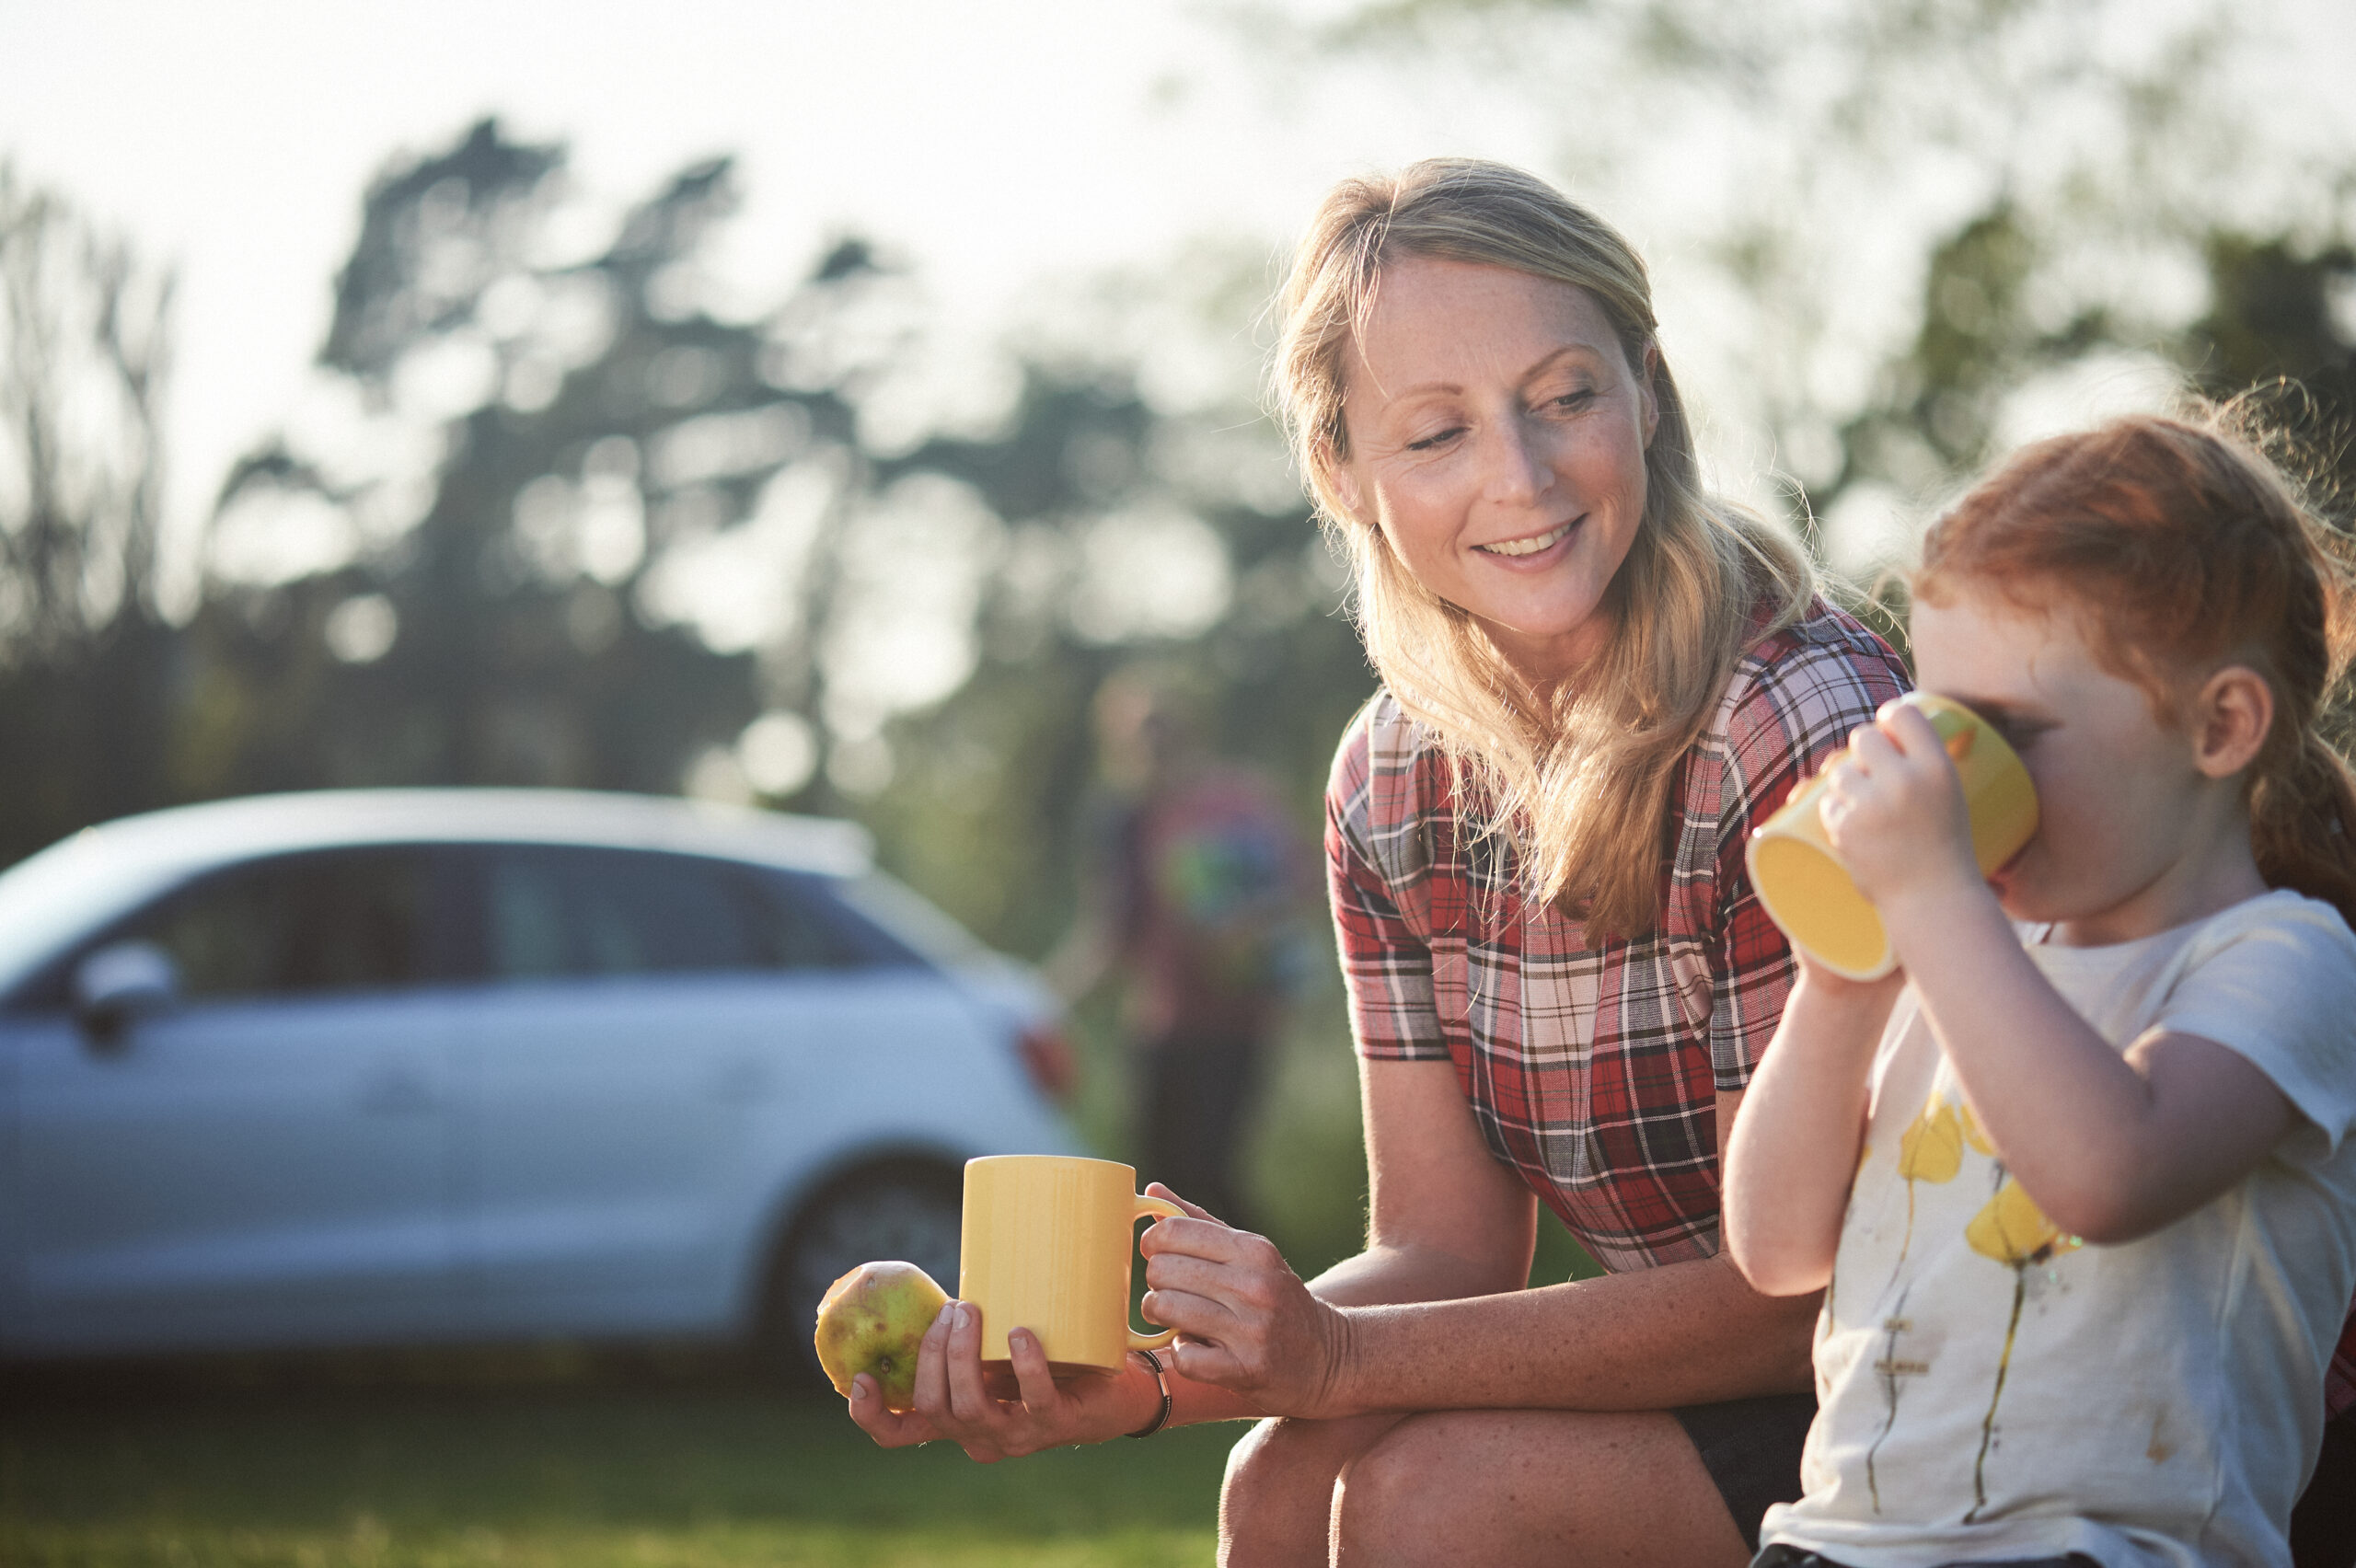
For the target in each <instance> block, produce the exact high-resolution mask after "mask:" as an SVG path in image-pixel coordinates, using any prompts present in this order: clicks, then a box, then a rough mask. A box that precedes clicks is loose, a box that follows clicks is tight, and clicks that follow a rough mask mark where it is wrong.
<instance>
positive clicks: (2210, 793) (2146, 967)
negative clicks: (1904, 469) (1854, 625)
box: [1726, 417, 2356, 1568]
mask: <svg viewBox="0 0 2356 1568" xmlns="http://www.w3.org/2000/svg"><path fill="white" fill-rule="evenodd" d="M1912 586H1913V594H1914V608H1913V613H1912V636H1913V642H1914V651H1915V658H1916V663H1917V674H1918V676H1919V678H1920V680H1921V683H1922V685H1923V689H1925V690H1926V691H1932V692H1937V693H1940V694H1942V695H1945V696H1948V697H1951V698H1956V699H1957V700H1958V701H1960V702H1962V703H1964V704H1966V705H1967V706H1969V707H1970V708H1972V709H1974V710H1976V711H1977V712H1979V713H1980V714H1981V716H1982V717H1984V718H1986V719H1988V720H1990V721H1992V722H1993V723H1994V724H1995V725H1996V726H1997V727H1998V729H1999V731H2000V732H2003V733H2004V735H2005V736H2006V737H2007V738H2008V739H2009V740H2010V741H2011V742H2012V743H2013V744H2014V746H2015V748H2016V749H2017V750H2018V751H2019V753H2020V755H2021V757H2022V760H2023V761H2024V762H2025V763H2026V764H2027V767H2028V770H2029V773H2030V776H2031V778H2033V779H2034V780H2035V782H2036V785H2037V789H2038V804H2039V808H2040V813H2041V815H2040V821H2039V824H2038V830H2037V833H2036V836H2034V837H2033V838H2032V839H2031V840H2030V841H2029V843H2028V845H2027V847H2025V848H2024V849H2023V850H2022V851H2021V853H2020V854H2019V855H2018V856H2017V857H2016V858H2015V859H2014V860H2013V861H2012V862H2011V863H2010V864H2009V865H2007V866H2005V867H2004V869H2003V870H2001V871H1999V873H1998V874H1997V875H1996V876H1995V877H1994V878H1993V879H1992V881H1991V880H1983V879H1982V877H1981V873H1980V871H1979V869H1978V868H1977V866H1976V864H1975V863H1974V861H1973V859H1972V853H1971V847H1970V843H1969V826H1968V824H1967V822H1966V818H1965V813H1964V810H1963V804H1962V800H1961V794H1960V790H1959V788H1958V780H1957V776H1956V772H1955V769H1954V767H1953V765H1952V764H1951V763H1950V761H1949V760H1948V758H1947V755H1946V752H1945V751H1944V750H1943V749H1942V747H1941V745H1940V743H1939V740H1938V737H1937V736H1936V735H1935V734H1934V732H1933V731H1932V730H1931V728H1930V726H1929V724H1928V722H1927V721H1925V720H1924V719H1923V716H1922V715H1921V714H1920V713H1919V712H1916V711H1915V710H1913V709H1903V708H1895V707H1893V708H1888V709H1884V710H1883V712H1882V715H1881V717H1880V718H1879V720H1878V721H1877V723H1875V724H1872V725H1868V726H1865V727H1863V728H1861V729H1859V730H1858V731H1857V732H1856V733H1855V734H1854V736H1853V737H1852V740H1851V744H1850V749H1849V752H1848V753H1847V755H1845V756H1844V757H1842V760H1841V761H1839V762H1838V763H1836V764H1835V765H1834V766H1833V768H1832V770H1831V780H1830V789H1829V798H1828V800H1827V801H1826V804H1825V806H1824V809H1823V815H1824V821H1825V827H1826V831H1827V833H1828V835H1829V836H1831V839H1832V841H1833V843H1834V845H1835V846H1836V847H1837V848H1838V849H1839V851H1840V853H1841V855H1842V859H1843V860H1844V861H1845V862H1846V863H1847V864H1848V866H1849V867H1850V869H1851V870H1852V872H1853V874H1854V876H1855V878H1856V880H1857V882H1858V883H1859V885H1860V886H1861V888H1863V890H1864V891H1865V893H1866V894H1867V895H1868V896H1869V897H1871V898H1872V899H1873V901H1874V903H1875V905H1877V908H1878V910H1879V912H1880V914H1881V916H1882V918H1883V921H1884V924H1885V926H1886V927H1887V928H1888V931H1889V934H1890V938H1891V940H1892V943H1893V945H1894V946H1895V948H1896V951H1897V952H1898V954H1899V957H1900V963H1901V969H1900V973H1899V974H1896V975H1894V976H1892V977H1891V979H1889V980H1888V981H1886V982H1878V983H1873V984H1857V983H1852V982H1846V981H1842V980H1841V979H1839V978H1837V977H1835V976H1832V975H1831V974H1828V973H1826V972H1824V971H1822V970H1820V969H1818V968H1816V967H1814V966H1813V965H1808V964H1806V963H1804V964H1803V970H1802V977H1801V981H1800V984H1799V986H1798V988H1797V989H1796V991H1795V992H1794V993H1793V996H1792V998H1791V1002H1790V1005H1789V1007H1788V1009H1787V1010H1786V1011H1785V1013H1784V1020H1783V1024H1782V1028H1781V1030H1780V1032H1778V1033H1777V1035H1776V1038H1775V1043H1774V1045H1773V1048H1772V1049H1770V1050H1769V1051H1768V1052H1767V1053H1766V1056H1765V1059H1764V1062H1763V1064H1762V1066H1761V1069H1760V1072H1759V1075H1758V1077H1757V1078H1756V1079H1755V1080H1754V1081H1753V1082H1752V1084H1751V1086H1750V1092H1749V1094H1748V1095H1747V1096H1746V1098H1745V1101H1744V1103H1743V1105H1742V1108H1741V1112H1740V1114H1739V1115H1738V1118H1737V1122H1736V1125H1735V1128H1734V1130H1733V1136H1732V1138H1731V1142H1730V1147H1729V1148H1728V1151H1727V1193H1726V1225H1727V1240H1728V1244H1729V1246H1730V1248H1731V1250H1732V1251H1733V1254H1734V1257H1735V1260H1736V1262H1737V1263H1738V1265H1739V1266H1740V1267H1741V1269H1742V1271H1743V1273H1744V1274H1746V1275H1747V1276H1749V1278H1750V1280H1751V1282H1752V1283H1753V1284H1754V1285H1755V1286H1758V1287H1759V1288H1760V1289H1761V1290H1764V1291H1767V1292H1770V1293H1773V1294H1784V1295H1788V1294H1795V1293H1798V1292H1803V1291H1810V1290H1816V1289H1819V1288H1823V1289H1825V1290H1826V1292H1827V1294H1826V1297H1825V1302H1824V1308H1823V1312H1822V1316H1821V1319H1820V1320H1819V1328H1818V1333H1817V1342H1816V1369H1817V1385H1818V1395H1819V1401H1820V1405H1821V1408H1820V1410H1819V1414H1818V1416H1817V1420H1816V1424H1815V1425H1814V1427H1813V1428H1812V1429H1811V1431H1810V1433H1809V1436H1808V1443H1807V1458H1806V1460H1805V1463H1804V1465H1803V1470H1802V1476H1803V1480H1804V1482H1805V1485H1806V1487H1807V1495H1806V1496H1805V1497H1804V1498H1803V1499H1802V1500H1801V1501H1799V1502H1798V1503H1796V1504H1795V1505H1786V1506H1779V1507H1777V1508H1775V1509H1773V1510H1771V1511H1770V1512H1769V1514H1768V1516H1767V1519H1766V1524H1765V1527H1764V1529H1763V1530H1762V1535H1761V1539H1762V1540H1763V1541H1764V1542H1765V1543H1766V1544H1765V1546H1764V1547H1763V1549H1762V1551H1761V1555H1760V1557H1759V1559H1758V1562H1760V1563H1761V1564H1771V1563H1772V1564H1815V1563H1819V1562H1823V1563H1835V1564H1842V1565H1846V1568H1933V1565H1939V1564H1951V1563H1966V1562H1973V1563H1993V1562H2004V1563H2027V1562H2035V1563H2046V1562H2053V1563H2061V1562H2098V1563H2102V1564H2105V1565H2108V1568H2117V1565H2122V1564H2129V1563H2135V1564H2147V1563H2148V1564H2161V1563H2166V1564H2194V1563H2237V1564H2238V1563H2251V1564H2285V1565H2287V1564H2288V1563H2289V1562H2290V1561H2291V1558H2290V1553H2289V1550H2288V1548H2287V1546H2286V1544H2285V1530H2286V1524H2287V1520H2288V1518H2289V1516H2290V1513H2291V1509H2292V1502H2293V1500H2294V1499H2295V1498H2296V1497H2297V1496H2298V1493H2299V1490H2300V1487H2301V1485H2302V1484H2303V1482H2304V1478H2305V1477H2306V1475H2307V1474H2308V1473H2309V1472H2310V1471H2311V1470H2313V1468H2314V1466H2315V1464H2316V1453H2317V1448H2318V1445H2319V1443H2320V1440H2321V1432H2322V1428H2323V1424H2324V1379H2325V1370H2326V1366H2327V1363H2328V1361H2329V1359H2330V1357H2331V1355H2332V1350H2333V1345H2334V1343H2335V1342H2336V1341H2337V1340H2338V1339H2339V1335H2340V1332H2341V1329H2342V1324H2343V1322H2344V1321H2345V1320H2346V1319H2347V1318H2348V1315H2349V1301H2350V1292H2351V1290H2356V1139H2351V1138H2350V1131H2351V1127H2356V937H2351V935H2350V920H2356V789H2352V788H2351V783H2350V772H2349V769H2348V767H2347V766H2346V764H2345V763H2344V762H2343V761H2342V760H2341V758H2340V757H2339V755H2337V754H2336V753H2335V752H2334V751H2333V750H2332V749H2331V747H2330V746H2329V745H2327V744H2326V743H2325V741H2324V740H2323V738H2322V737H2321V735H2320V734H2319V733H2318V729H2317V721H2318V715H2319V713H2320V712H2321V711H2322V709H2323V708H2324V705H2325V703H2326V701H2327V698H2328V697H2329V696H2330V694H2331V692H2332V690H2333V688H2334V686H2336V684H2337V682H2338V680H2339V676H2340V674H2342V672H2343V671H2344V669H2345V666H2346V663H2347V658H2348V652H2349V642H2350V635H2351V630H2352V629H2356V628H2351V626H2350V616H2351V611H2356V605H2351V603H2350V597H2349V593H2348V587H2347V574H2346V571H2345V570H2344V567H2343V564H2342V561H2341V559H2340V556H2339V547H2338V545H2337V544H2336V543H2335V541H2334V539H2333V537H2332V536H2330V535H2329V534H2327V531H2325V530H2324V529H2323V528H2322V527H2321V525H2318V524H2317V523H2316V522H2315V521H2314V519H2313V518H2311V517H2310V516H2309V515H2308V513H2306V512H2305V511H2304V509H2303V508H2302V506H2301V505H2300V504H2299V502H2298V501H2297V500H2296V499H2295V497H2294V496H2293V495H2292V492H2291V490H2290V489H2289V488H2288V487H2287V486H2286V485H2285V484H2284V483H2283V481H2282V480H2281V478H2280V477H2279V475H2278V473H2277V471H2276V470H2275V469H2274V468H2273V467H2272V466H2271V465H2270V464H2269V463H2268V462H2267V461H2266V460H2265V458H2264V457H2262V456H2261V455H2259V454H2258V451H2257V450H2256V449H2255V448H2254V447H2253V446H2251V445H2249V444H2246V443H2244V442H2242V441H2240V440H2239V439H2237V438H2235V437H2233V436H2231V435H2228V434H2225V433H2223V432H2221V431H2219V430H2217V429H2212V428H2209V427H2206V426H2202V425H2198V424H2193V423H2189V422H2183V421H2174V420H2166V419H2159V418H2142V417H2139V418H2133V419H2128V420H2122V421H2115V422H2113V423H2110V424H2108V425H2105V426H2103V427H2102V428H2100V429H2097V430H2095V431H2092V432H2085V433H2080V434H2073V435H2068V436H2062V437H2058V438H2055V439H2053V440H2050V441H2046V442H2041V443H2039V444H2036V445H2033V446H2030V447H2027V448H2026V449H2025V450H2023V451H2022V452H2020V453H2019V454H2017V455H2015V456H2014V457H2013V458H2012V459H2011V460H2010V461H2008V462H2007V463H2005V464H2004V466H2003V467H2000V468H1999V469H1998V470H1997V471H1996V472H1994V473H1993V474H1992V475H1991V476H1990V477H1989V478H1986V479H1985V480H1983V481H1982V482H1981V484H1980V485H1979V486H1977V487H1976V488H1975V489H1974V490H1972V491H1971V492H1970V493H1969V494H1968V495H1967V496H1966V497H1965V498H1964V499H1963V501H1961V502H1959V503H1958V505H1957V506H1956V507H1955V508H1954V509H1952V510H1951V511H1950V512H1949V513H1947V514H1946V515H1945V516H1944V517H1943V518H1941V519H1940V521H1939V522H1938V523H1937V524H1936V525H1934V527H1933V529H1932V530H1931V533H1930V535H1929V536H1928V537H1927V539H1926V541H1925V547H1924V559H1923V565H1922V567H1921V569H1920V570H1919V571H1918V572H1917V573H1916V574H1915V576H1914V578H1913V583H1912Z"/></svg>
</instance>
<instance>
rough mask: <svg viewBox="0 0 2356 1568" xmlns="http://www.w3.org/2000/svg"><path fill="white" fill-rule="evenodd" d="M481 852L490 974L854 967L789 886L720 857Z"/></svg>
mask: <svg viewBox="0 0 2356 1568" xmlns="http://www.w3.org/2000/svg"><path fill="white" fill-rule="evenodd" d="M487 859H488V863H487V867H486V871H485V876H484V879H483V882H482V924H483V934H482V935H483V948H484V961H485V962H484V968H485V970H486V972H487V974H488V975H489V977H491V978H492V979H497V980H530V979H544V978H549V977H553V976H559V975H614V974H685V973H696V972H704V973H709V972H714V971H764V970H780V969H814V968H836V967H841V966H844V965H846V964H849V963H856V962H859V958H858V955H857V954H856V953H855V952H854V951H852V949H851V947H850V946H849V944H848V943H847V942H845V941H844V940H842V938H841V937H840V936H839V935H838V934H837V932H836V931H835V929H834V928H833V927H832V925H831V923H830V922H828V921H827V920H826V918H825V917H824V916H823V914H821V913H820V912H818V911H816V910H814V909H813V908H811V907H810V906H809V905H808V903H807V902H806V901H805V900H803V899H801V898H797V897H796V896H795V895H794V891H793V890H792V889H791V887H789V886H785V885H781V884H780V881H778V880H775V879H769V878H765V877H762V876H759V875H757V874H756V873H755V872H754V871H753V870H751V869H750V868H747V867H744V866H739V865H736V864H733V863H732V862H729V861H725V860H715V859H701V858H699V857H696V856H690V855H672V854H663V853H657V852H653V851H641V850H621V849H613V850H609V849H594V848H564V847H518V848H511V849H500V850H496V851H493V852H491V854H490V855H489V856H488V858H487Z"/></svg>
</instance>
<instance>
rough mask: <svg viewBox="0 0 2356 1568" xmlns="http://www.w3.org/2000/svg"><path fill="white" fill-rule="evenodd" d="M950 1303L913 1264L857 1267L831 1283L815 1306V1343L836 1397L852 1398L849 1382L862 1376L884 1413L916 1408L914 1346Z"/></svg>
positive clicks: (926, 1275) (947, 1297)
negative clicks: (876, 1393)
mask: <svg viewBox="0 0 2356 1568" xmlns="http://www.w3.org/2000/svg"><path fill="white" fill-rule="evenodd" d="M948 1301H949V1294H948V1292H946V1291H944V1290H942V1289H941V1286H938V1285H936V1284H934V1283H933V1279H932V1276H931V1275H930V1274H927V1273H925V1272H924V1271H923V1270H922V1269H920V1268H918V1267H917V1266H916V1264H914V1263H902V1262H874V1263H861V1264H860V1265H859V1267H857V1268H855V1269H853V1270H851V1271H850V1273H849V1274H845V1275H843V1277H842V1278H840V1279H838V1280H837V1281H835V1283H834V1284H833V1285H832V1286H828V1287H827V1290H826V1297H825V1299H823V1300H821V1301H820V1302H819V1303H818V1337H817V1344H818V1365H819V1366H822V1367H824V1368H825V1369H826V1377H827V1378H828V1379H829V1380H830V1381H832V1382H833V1384H834V1385H835V1392H837V1393H838V1394H840V1395H842V1397H843V1398H845V1399H849V1398H850V1380H851V1379H852V1378H856V1377H857V1376H859V1374H860V1373H861V1372H864V1373H866V1374H867V1375H868V1376H869V1377H871V1378H874V1379H875V1384H876V1387H877V1388H879V1389H882V1390H883V1403H884V1405H885V1407H886V1408H887V1409H891V1410H907V1409H908V1408H909V1407H910V1406H912V1405H914V1404H915V1403H916V1387H917V1346H918V1343H921V1342H922V1340H923V1339H924V1334H925V1331H926V1330H927V1329H930V1327H932V1320H934V1319H935V1318H937V1317H939V1316H940V1315H941V1308H942V1307H943V1306H945V1305H947V1304H948Z"/></svg>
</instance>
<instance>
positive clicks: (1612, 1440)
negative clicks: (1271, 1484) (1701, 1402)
mask: <svg viewBox="0 0 2356 1568" xmlns="http://www.w3.org/2000/svg"><path fill="white" fill-rule="evenodd" d="M1331 1528H1332V1534H1333V1542H1334V1562H1336V1563H1341V1564H1348V1565H1350V1568H1357V1565H1359V1564H1377V1563H1380V1564H1400V1565H1406V1564H1416V1563H1424V1562H1432V1563H1443V1562H1445V1563H1455V1562H1466V1561H1478V1562H1487V1563H1493V1564H1510V1563H1520V1562H1533V1563H1537V1562H1544V1563H1561V1562H1572V1561H1579V1560H1583V1559H1587V1558H1593V1559H1596V1560H1600V1561H1609V1562H1631V1563H1663V1564H1677V1565H1678V1568H1693V1565H1698V1564H1728V1565H1733V1564H1739V1563H1740V1562H1743V1560H1744V1559H1745V1558H1746V1557H1747V1556H1748V1555H1749V1554H1748V1553H1747V1552H1746V1551H1744V1549H1743V1544H1742V1538H1741V1536H1740V1535H1739V1534H1738V1532H1737V1531H1736V1530H1735V1528H1734V1527H1733V1523H1732V1521H1731V1520H1729V1519H1728V1518H1727V1517H1726V1511H1725V1505H1724V1504H1723V1503H1722V1502H1721V1501H1720V1499H1719V1497H1718V1494H1717V1491H1716V1488H1715V1485H1714V1484H1713V1483H1712V1482H1711V1481H1710V1478H1709V1473H1708V1471H1707V1470H1703V1468H1702V1465H1701V1460H1700V1458H1698V1457H1697V1456H1696V1455H1695V1454H1694V1453H1693V1450H1692V1445H1691V1444H1690V1443H1688V1442H1687V1441H1686V1440H1685V1439H1684V1436H1683V1435H1682V1434H1681V1433H1680V1431H1679V1430H1678V1428H1677V1426H1676V1424H1675V1423H1674V1422H1673V1421H1672V1420H1671V1419H1670V1418H1669V1417H1667V1416H1664V1415H1659V1414H1657V1413H1656V1414H1630V1415H1578V1414H1574V1413H1571V1412H1555V1411H1452V1412H1430V1413H1426V1414H1423V1415H1416V1416H1411V1417H1409V1418H1408V1419H1406V1420H1404V1421H1402V1422H1400V1423H1398V1424H1396V1425H1394V1426H1393V1427H1392V1429H1391V1430H1390V1431H1389V1432H1388V1433H1386V1434H1385V1435H1383V1437H1382V1438H1381V1440H1380V1441H1379V1442H1376V1443H1373V1444H1370V1445H1369V1446H1368V1447H1366V1449H1365V1450H1364V1451H1363V1452H1362V1453H1360V1454H1358V1455H1357V1457H1356V1458H1353V1459H1351V1460H1350V1461H1349V1463H1348V1464H1347V1465H1346V1466H1345V1467H1344V1469H1343V1470H1342V1473H1341V1476H1340V1480H1339V1482H1338V1485H1337V1488H1336V1490H1335V1493H1334V1509H1333V1519H1332V1527H1331Z"/></svg>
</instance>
